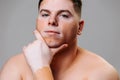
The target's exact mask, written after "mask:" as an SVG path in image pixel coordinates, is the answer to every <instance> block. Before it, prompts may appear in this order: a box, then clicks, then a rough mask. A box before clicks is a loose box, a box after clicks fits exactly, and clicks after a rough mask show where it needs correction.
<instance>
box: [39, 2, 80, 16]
mask: <svg viewBox="0 0 120 80" xmlns="http://www.w3.org/2000/svg"><path fill="white" fill-rule="evenodd" d="M42 1H43V0H39V3H38V9H40V5H41V2H42ZM71 1H72V3H73V6H74V9H75V11H76V13H77V14H78V15H79V16H80V15H81V10H82V1H81V0H71Z"/></svg>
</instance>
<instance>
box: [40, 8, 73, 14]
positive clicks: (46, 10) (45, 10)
mask: <svg viewBox="0 0 120 80" xmlns="http://www.w3.org/2000/svg"><path fill="white" fill-rule="evenodd" d="M43 11H44V12H48V13H51V12H50V11H49V10H48V9H41V10H40V13H41V12H43ZM62 12H67V13H69V14H70V15H72V13H71V12H70V11H69V10H58V14H59V13H62Z"/></svg>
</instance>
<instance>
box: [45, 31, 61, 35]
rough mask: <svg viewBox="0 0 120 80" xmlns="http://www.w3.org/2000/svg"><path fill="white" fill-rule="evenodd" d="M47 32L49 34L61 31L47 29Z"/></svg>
mask: <svg viewBox="0 0 120 80" xmlns="http://www.w3.org/2000/svg"><path fill="white" fill-rule="evenodd" d="M45 33H48V34H60V32H58V31H54V30H47V31H45Z"/></svg>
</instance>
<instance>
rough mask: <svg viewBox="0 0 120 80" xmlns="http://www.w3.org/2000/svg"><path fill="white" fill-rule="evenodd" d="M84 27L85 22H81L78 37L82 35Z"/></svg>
mask: <svg viewBox="0 0 120 80" xmlns="http://www.w3.org/2000/svg"><path fill="white" fill-rule="evenodd" d="M83 27H84V20H80V21H79V27H78V32H77V34H78V35H81V34H82V30H83Z"/></svg>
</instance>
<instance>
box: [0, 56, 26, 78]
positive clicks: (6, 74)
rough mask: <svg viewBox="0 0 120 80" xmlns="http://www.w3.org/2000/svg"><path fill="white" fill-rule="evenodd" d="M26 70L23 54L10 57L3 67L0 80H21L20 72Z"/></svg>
mask: <svg viewBox="0 0 120 80" xmlns="http://www.w3.org/2000/svg"><path fill="white" fill-rule="evenodd" d="M25 68H28V66H27V63H26V61H25V58H24V55H23V54H18V55H16V56H13V57H11V58H10V59H9V60H8V61H7V62H6V63H5V64H4V66H3V68H2V70H1V74H0V80H2V79H3V80H8V79H9V80H21V79H20V78H21V76H22V74H21V73H22V71H24V69H25ZM1 78H2V79H1Z"/></svg>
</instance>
